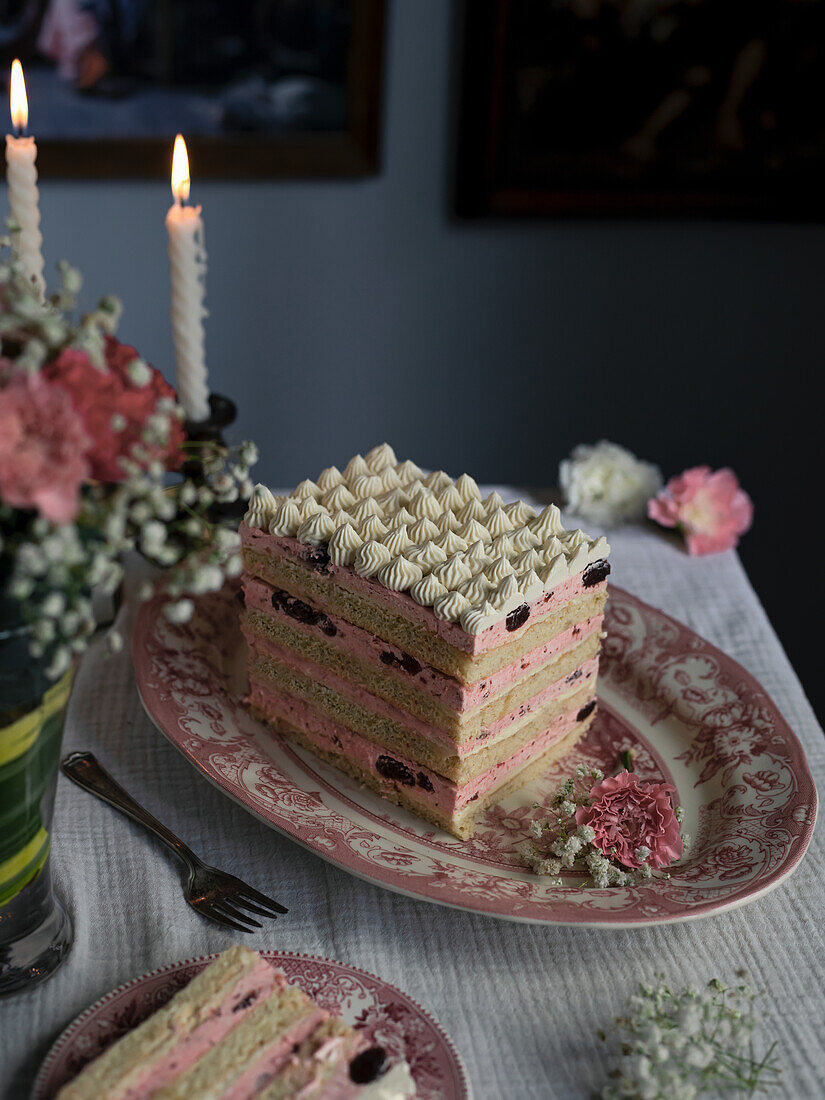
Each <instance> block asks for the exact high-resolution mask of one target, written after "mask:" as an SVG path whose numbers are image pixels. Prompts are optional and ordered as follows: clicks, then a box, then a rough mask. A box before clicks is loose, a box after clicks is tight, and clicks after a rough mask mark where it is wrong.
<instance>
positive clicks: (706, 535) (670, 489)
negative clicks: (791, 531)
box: [647, 466, 753, 555]
mask: <svg viewBox="0 0 825 1100" xmlns="http://www.w3.org/2000/svg"><path fill="white" fill-rule="evenodd" d="M647 514H648V515H649V516H650V518H651V519H655V520H656V522H657V523H661V524H662V525H663V526H664V527H678V528H680V529H681V530H682V531H683V532H684V535H685V540H686V542H687V548H688V553H689V554H696V555H698V554H717V553H719V552H721V551H722V550H730V549H732V548H733V547H734V546H736V544H737V543H738V542H739V536H740V535H744V533H745V532H746V531H747V530H748V528H749V527H750V525H751V523H752V522H753V504H752V503H751V498H750V497H749V496H748V494H747V493H746V492H745V491H744V489H742V488H741V487H740V485H739V481H738V479H737V477H736V474H735V473H734V472H733V470H728V469H724V470H711V468H710V466H694V467H693V468H692V469H690V470H685V472H684V473H683V474H679V476H678V477H672V478H671V479H670V481H669V482H668V483H667V485H666V486H665V488H664V489H663V490H662V491H661V492H660V493H659V494H658V496H655V497H653V499H652V500H649V501H648V502H647Z"/></svg>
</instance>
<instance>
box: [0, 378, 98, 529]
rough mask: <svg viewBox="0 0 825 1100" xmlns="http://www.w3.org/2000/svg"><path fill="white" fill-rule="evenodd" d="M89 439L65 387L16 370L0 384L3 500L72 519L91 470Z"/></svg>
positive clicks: (53, 517)
mask: <svg viewBox="0 0 825 1100" xmlns="http://www.w3.org/2000/svg"><path fill="white" fill-rule="evenodd" d="M88 447H89V438H88V436H87V435H86V433H85V431H84V430H83V421H82V420H81V419H80V417H79V416H78V414H77V412H76V411H75V409H74V407H73V405H72V401H71V398H70V396H69V394H68V393H67V392H66V391H65V390H64V389H63V388H62V386H57V385H54V384H53V383H50V382H47V381H46V380H45V379H44V378H43V377H42V375H38V374H31V375H30V374H25V373H23V372H22V371H21V372H17V373H15V374H13V375H12V376H11V377H10V378H9V380H8V381H7V383H6V384H5V385H4V386H3V387H2V388H0V499H2V501H3V503H4V504H8V505H10V506H11V507H12V508H37V509H38V510H39V511H40V512H41V514H42V515H44V516H45V517H46V518H47V519H50V520H52V521H53V522H54V523H68V522H69V520H71V519H73V518H74V516H75V514H76V512H77V506H78V492H79V489H80V485H81V482H82V481H83V480H84V478H86V477H88V475H89V463H88V460H87V458H86V451H87V450H88Z"/></svg>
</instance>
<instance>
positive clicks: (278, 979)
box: [58, 946, 415, 1100]
mask: <svg viewBox="0 0 825 1100" xmlns="http://www.w3.org/2000/svg"><path fill="white" fill-rule="evenodd" d="M414 1095H415V1087H414V1085H413V1082H412V1078H411V1076H410V1073H409V1068H408V1067H407V1065H406V1063H404V1062H401V1063H398V1064H396V1065H395V1066H392V1067H389V1066H388V1064H387V1059H386V1056H385V1054H384V1051H383V1050H382V1049H381V1048H380V1047H371V1046H370V1045H369V1044H368V1043H367V1041H366V1040H365V1039H364V1038H363V1036H362V1035H361V1034H359V1032H358V1031H355V1030H354V1029H353V1028H350V1027H347V1025H346V1024H344V1023H343V1022H342V1021H341V1020H340V1019H338V1018H337V1017H335V1016H331V1015H330V1013H329V1012H327V1011H326V1010H325V1009H323V1008H321V1007H319V1006H318V1005H317V1004H315V1002H314V1001H312V1000H311V999H310V998H309V997H307V996H306V994H305V993H303V992H302V991H301V990H300V989H299V988H298V987H297V986H293V985H288V984H287V981H286V978H285V976H284V974H283V973H282V972H281V971H279V970H276V969H275V967H273V966H272V965H271V964H270V963H268V962H267V961H266V959H264V958H262V957H261V956H260V955H258V954H257V952H255V951H250V950H249V948H247V947H240V946H238V947H231V948H230V949H229V950H228V951H225V952H224V953H223V954H222V955H221V956H219V958H217V959H216V960H215V961H214V962H213V963H211V964H210V965H209V966H207V967H206V968H205V969H204V970H202V971H201V973H200V974H198V975H197V976H196V977H195V978H193V979H192V981H191V982H190V983H189V984H188V985H187V986H185V987H184V988H183V989H182V990H180V991H179V992H178V993H177V994H176V995H175V996H174V997H173V998H172V1000H171V1001H169V1002H168V1003H167V1004H166V1005H164V1006H163V1007H162V1008H160V1009H158V1011H157V1012H155V1013H154V1015H152V1016H150V1017H149V1018H148V1019H147V1020H144V1022H143V1023H142V1024H140V1026H139V1027H136V1028H135V1029H134V1030H133V1031H130V1032H129V1033H128V1034H127V1035H125V1036H124V1037H123V1038H122V1039H120V1040H119V1041H118V1042H117V1043H115V1044H114V1045H113V1046H111V1047H109V1049H108V1050H106V1051H105V1052H104V1053H103V1054H101V1055H100V1057H99V1058H96V1059H95V1061H93V1062H91V1063H90V1064H89V1065H88V1066H86V1067H85V1069H84V1070H83V1071H82V1072H81V1073H80V1074H79V1076H78V1077H76V1078H75V1079H74V1081H72V1082H71V1083H70V1084H68V1085H66V1086H64V1088H62V1089H61V1090H60V1092H59V1093H58V1100H149V1098H152V1100H194V1098H203V1097H210V1098H213V1100H251V1098H253V1097H254V1098H255V1100H296V1098H298V1097H301V1098H302V1100H310V1098H311V1100H333V1098H334V1100H405V1098H407V1097H413V1096H414Z"/></svg>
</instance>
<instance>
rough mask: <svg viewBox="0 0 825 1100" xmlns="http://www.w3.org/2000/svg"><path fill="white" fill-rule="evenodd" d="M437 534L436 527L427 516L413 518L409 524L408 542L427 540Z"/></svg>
mask: <svg viewBox="0 0 825 1100" xmlns="http://www.w3.org/2000/svg"><path fill="white" fill-rule="evenodd" d="M437 534H438V528H437V527H436V525H435V524H434V523H433V521H432V520H431V519H428V518H427V516H422V517H421V519H417V520H414V521H413V522H412V523H411V525H410V542H419V543H420V542H427V541H429V540H430V539H434V538H435V537H436V535H437Z"/></svg>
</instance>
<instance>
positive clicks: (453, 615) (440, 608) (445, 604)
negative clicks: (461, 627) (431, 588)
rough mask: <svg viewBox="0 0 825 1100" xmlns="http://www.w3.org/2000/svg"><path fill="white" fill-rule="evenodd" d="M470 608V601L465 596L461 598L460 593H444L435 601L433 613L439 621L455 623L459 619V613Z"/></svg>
mask: <svg viewBox="0 0 825 1100" xmlns="http://www.w3.org/2000/svg"><path fill="white" fill-rule="evenodd" d="M470 606H471V604H470V601H469V600H468V599H467V597H466V596H462V595H461V593H460V592H446V593H445V594H444V595H443V596H439V598H438V599H437V600H436V601H435V603H434V604H433V611H434V612H435V614H436V615H437V616H438V618H439V619H446V620H447V622H451V623H457V622H458V620H459V619H460V618H461V613H462V612H463V611H466V610H467V609H468V608H469V607H470Z"/></svg>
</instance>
